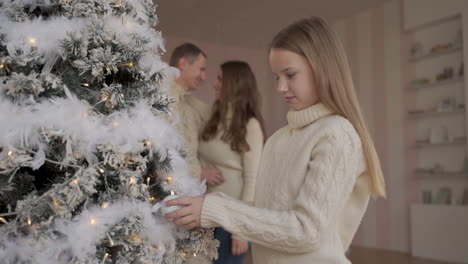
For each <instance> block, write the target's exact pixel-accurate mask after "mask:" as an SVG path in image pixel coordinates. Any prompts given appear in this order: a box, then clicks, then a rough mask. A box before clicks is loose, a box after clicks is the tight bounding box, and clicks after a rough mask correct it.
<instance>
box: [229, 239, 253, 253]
mask: <svg viewBox="0 0 468 264" xmlns="http://www.w3.org/2000/svg"><path fill="white" fill-rule="evenodd" d="M248 249H249V242H247V241H244V240H237V239H232V247H231V252H232V255H234V256H238V255H241V254H244V253H245V252H247V250H248Z"/></svg>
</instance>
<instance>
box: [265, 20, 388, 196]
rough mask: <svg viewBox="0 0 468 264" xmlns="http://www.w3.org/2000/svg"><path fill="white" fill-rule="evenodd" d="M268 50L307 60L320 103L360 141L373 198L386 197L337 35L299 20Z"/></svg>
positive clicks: (313, 22) (316, 22) (320, 22)
mask: <svg viewBox="0 0 468 264" xmlns="http://www.w3.org/2000/svg"><path fill="white" fill-rule="evenodd" d="M270 49H284V50H288V51H291V52H294V53H296V54H299V55H301V56H303V57H305V58H306V59H307V60H308V62H309V64H310V65H311V67H312V70H313V72H314V74H315V79H316V82H317V87H318V94H319V98H320V101H321V102H322V103H323V104H324V105H326V106H327V107H328V108H330V109H331V110H332V111H334V112H335V113H337V114H339V115H341V116H343V117H345V118H346V119H348V120H349V121H350V122H351V123H352V124H353V126H354V128H355V129H356V131H357V133H358V134H359V136H360V138H361V141H362V145H363V148H364V155H365V158H366V162H367V171H366V172H367V175H368V186H369V191H370V193H371V194H372V195H373V196H374V197H379V196H382V197H385V182H384V177H383V174H382V169H381V167H380V162H379V157H378V156H377V151H376V150H375V147H374V143H373V142H372V139H371V136H370V134H369V132H368V129H367V126H366V124H365V122H364V118H363V116H362V113H361V109H360V107H359V103H358V99H357V96H356V92H355V90H354V85H353V80H352V77H351V71H350V67H349V63H348V60H347V58H346V54H345V52H344V49H343V46H342V45H341V42H340V41H339V39H338V37H337V35H336V34H335V33H334V32H333V30H332V29H331V28H330V27H329V26H328V25H327V23H326V22H325V21H324V20H323V19H321V18H318V17H312V18H308V19H302V20H299V21H297V22H296V23H294V24H291V25H289V26H288V27H286V28H284V29H283V30H281V31H280V32H279V33H278V34H277V35H276V36H275V38H274V39H273V41H272V43H271V46H270Z"/></svg>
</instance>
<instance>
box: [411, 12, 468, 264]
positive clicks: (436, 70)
mask: <svg viewBox="0 0 468 264" xmlns="http://www.w3.org/2000/svg"><path fill="white" fill-rule="evenodd" d="M466 15H467V16H466V17H463V16H462V15H458V16H453V17H450V18H449V19H443V20H440V21H435V22H432V23H430V24H429V25H427V26H424V27H419V28H417V29H413V30H411V31H408V32H407V34H411V38H410V39H412V41H413V43H416V42H419V43H420V44H421V46H422V47H426V50H430V49H431V48H432V47H433V46H436V45H440V44H447V43H449V42H451V41H452V39H451V38H452V37H453V36H454V35H456V32H458V30H460V31H461V32H462V33H463V34H464V35H463V36H462V39H463V40H464V41H463V43H462V44H461V45H457V44H455V41H454V43H453V44H452V45H453V46H452V47H451V48H447V49H445V50H440V51H437V52H429V53H425V54H423V55H421V56H417V57H411V56H409V58H408V60H407V61H408V63H409V64H410V68H411V69H413V70H414V74H413V75H414V78H413V79H414V81H411V80H409V83H408V84H407V85H406V87H405V88H404V90H405V92H407V93H408V96H410V98H412V99H411V100H408V101H407V102H408V103H407V105H406V109H407V112H406V115H407V121H408V123H407V125H408V128H409V129H410V131H408V133H407V134H408V135H410V137H411V141H412V142H413V143H412V144H411V145H410V146H408V147H409V152H411V153H412V154H411V157H412V159H414V161H413V160H412V161H411V162H412V164H411V165H412V170H410V172H412V177H413V179H414V180H415V186H416V188H415V191H416V192H417V193H418V197H419V200H420V201H422V200H423V199H422V198H423V197H422V196H423V195H422V194H423V191H424V192H425V194H428V193H429V194H431V196H432V199H425V201H431V200H432V201H435V200H436V199H435V198H436V196H437V195H438V193H439V190H441V189H442V188H449V189H450V195H452V196H451V200H452V203H455V204H457V203H458V202H459V201H460V197H461V194H462V193H463V190H464V189H465V188H467V187H468V169H467V167H468V162H466V161H465V160H466V159H467V157H466V156H467V153H468V151H467V150H468V140H467V131H468V115H467V109H466V108H467V107H466V106H467V102H468V93H467V90H468V85H467V84H466V83H465V77H464V76H465V75H466V74H465V73H466V71H464V72H463V74H462V75H460V74H459V69H460V65H461V64H462V63H464V62H468V56H467V54H465V49H464V47H466V46H467V45H466V43H467V42H468V37H467V36H466V35H465V34H466V32H467V29H468V13H467V14H466ZM453 39H455V38H453ZM464 65H465V66H466V65H467V63H464ZM447 68H448V69H452V70H451V72H452V74H450V75H451V76H450V75H448V77H445V78H447V79H443V80H439V81H437V80H436V79H437V76H438V75H439V74H441V73H445V70H446V69H447ZM442 78H444V77H442ZM439 79H440V78H439ZM418 80H420V82H419V83H418ZM425 80H426V82H424V81H425ZM447 98H450V99H453V98H455V99H454V100H453V101H455V103H454V104H453V105H452V106H453V107H452V109H453V111H438V110H437V109H439V107H438V104H439V103H440V102H441V101H442V100H444V101H445V102H447V100H445V99H447ZM448 102H451V101H448ZM448 108H450V107H448ZM441 127H443V128H444V129H441V131H445V132H447V133H445V136H443V137H438V136H439V135H444V134H443V133H440V134H435V135H437V137H435V138H436V139H438V141H440V142H431V141H430V140H429V138H431V132H429V131H431V130H432V131H437V128H441ZM433 129H435V130H433ZM428 132H429V133H428ZM428 134H429V135H428ZM432 135H434V134H432ZM448 135H451V139H452V140H449V139H448ZM444 137H445V138H444ZM454 137H455V138H454ZM413 162H414V163H413ZM410 223H411V249H412V255H414V256H417V257H422V258H429V259H437V260H441V261H445V262H457V263H468V251H466V245H468V231H467V230H468V206H461V205H442V204H421V202H418V203H417V204H412V205H411V207H410ZM461 245H463V246H461Z"/></svg>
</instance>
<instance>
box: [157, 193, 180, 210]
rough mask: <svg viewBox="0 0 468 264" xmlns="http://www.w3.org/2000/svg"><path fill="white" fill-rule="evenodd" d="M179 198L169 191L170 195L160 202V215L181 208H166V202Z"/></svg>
mask: <svg viewBox="0 0 468 264" xmlns="http://www.w3.org/2000/svg"><path fill="white" fill-rule="evenodd" d="M179 197H180V196H178V195H175V194H174V192H173V191H171V195H168V196H166V198H164V199H163V200H162V206H161V209H160V210H161V213H162V215H166V214H168V213H170V212H173V211H175V210H178V209H180V208H182V207H181V206H166V202H167V201H170V200H173V199H176V198H179Z"/></svg>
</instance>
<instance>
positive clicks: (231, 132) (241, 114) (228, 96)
mask: <svg viewBox="0 0 468 264" xmlns="http://www.w3.org/2000/svg"><path fill="white" fill-rule="evenodd" d="M221 73H222V82H221V85H222V87H221V91H220V96H219V99H217V100H216V101H215V103H214V105H213V110H212V114H211V118H210V119H209V121H208V123H207V124H206V126H205V128H204V130H203V132H202V139H203V140H205V141H207V140H209V139H212V138H214V137H215V136H216V134H217V133H218V129H221V131H223V134H222V136H221V139H222V140H223V141H225V142H227V143H229V144H230V146H231V149H232V150H234V151H237V152H246V151H249V150H250V146H249V144H248V143H247V141H246V134H247V122H249V120H250V119H251V118H255V119H257V121H258V122H259V123H260V126H261V128H262V132H263V134H265V131H264V127H263V118H262V115H261V113H260V93H259V91H258V88H257V81H256V79H255V75H254V74H253V72H252V70H251V68H250V66H249V64H247V63H246V62H243V61H227V62H225V63H223V64H222V65H221Z"/></svg>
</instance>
